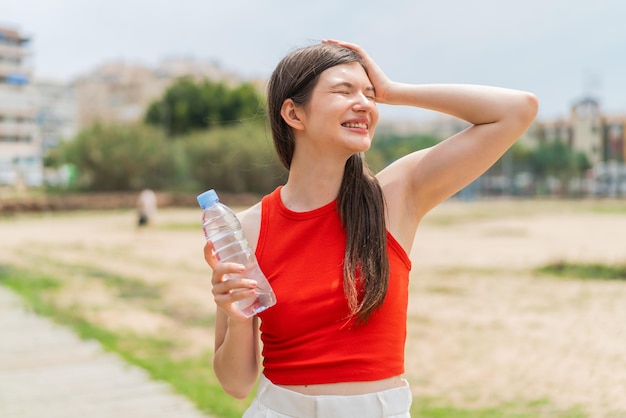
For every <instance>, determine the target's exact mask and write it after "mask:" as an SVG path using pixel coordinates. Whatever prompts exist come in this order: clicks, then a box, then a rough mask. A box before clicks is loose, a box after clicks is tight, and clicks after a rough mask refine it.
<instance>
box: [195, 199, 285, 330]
mask: <svg viewBox="0 0 626 418" xmlns="http://www.w3.org/2000/svg"><path fill="white" fill-rule="evenodd" d="M197 199H198V203H199V204H200V207H201V208H202V209H203V211H202V229H203V231H204V236H205V237H206V239H207V240H209V241H211V242H212V243H213V246H214V247H215V255H216V257H217V260H218V261H220V262H232V263H238V264H242V265H244V266H245V268H246V270H245V272H243V273H241V274H229V275H227V277H226V278H227V279H229V278H246V279H251V280H255V281H256V282H257V287H256V289H255V295H253V296H251V297H249V298H246V299H243V300H240V301H238V302H237V306H238V307H239V309H240V310H241V312H243V314H244V315H245V316H246V317H248V318H249V317H251V316H253V315H255V314H258V313H259V312H262V311H264V310H265V309H267V308H269V307H270V306H273V305H274V304H276V296H275V295H274V291H273V290H272V287H271V286H270V284H269V282H268V281H267V278H266V277H265V274H263V272H262V271H261V268H260V267H259V264H258V263H257V260H256V256H255V255H254V252H253V251H252V249H251V248H250V245H249V244H248V240H247V239H246V237H245V236H244V233H243V230H242V229H241V223H240V222H239V219H237V216H236V215H235V213H234V212H233V211H232V210H231V209H230V208H229V207H228V206H226V205H224V204H222V203H220V201H219V199H218V197H217V193H215V190H212V189H211V190H208V191H206V192H204V193H202V194H200V195H198V197H197Z"/></svg>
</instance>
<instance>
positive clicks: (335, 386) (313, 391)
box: [277, 376, 407, 396]
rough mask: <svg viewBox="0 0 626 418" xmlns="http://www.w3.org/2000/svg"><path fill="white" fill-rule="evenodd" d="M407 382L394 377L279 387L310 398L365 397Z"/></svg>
mask: <svg viewBox="0 0 626 418" xmlns="http://www.w3.org/2000/svg"><path fill="white" fill-rule="evenodd" d="M406 385H407V382H406V380H404V379H403V378H402V376H394V377H390V378H387V379H382V380H373V381H369V382H339V383H323V384H317V385H277V386H280V387H281V388H284V389H288V390H291V391H294V392H298V393H301V394H303V395H309V396H324V395H343V396H350V395H363V394H366V393H375V392H382V391H384V390H389V389H394V388H398V387H403V386H406Z"/></svg>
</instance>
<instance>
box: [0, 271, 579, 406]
mask: <svg viewBox="0 0 626 418" xmlns="http://www.w3.org/2000/svg"><path fill="white" fill-rule="evenodd" d="M67 267H68V268H70V266H67ZM68 271H71V272H72V274H77V273H78V274H79V275H81V276H82V275H84V274H88V275H90V277H91V278H92V280H105V281H107V282H108V283H109V285H111V286H114V287H116V288H121V289H126V290H129V289H128V286H130V290H131V291H130V293H132V294H133V295H135V297H138V298H139V300H140V301H141V300H143V298H144V296H146V293H147V296H148V299H152V298H154V297H157V298H158V297H160V296H159V293H156V294H153V292H152V291H147V290H146V289H143V288H142V287H141V286H142V285H138V284H137V283H140V281H139V280H132V279H130V278H122V277H119V276H116V275H111V274H108V273H106V272H102V271H98V270H96V269H94V268H93V267H91V268H88V267H86V266H72V267H71V268H70V270H68ZM56 274H59V273H56ZM126 282H130V284H127V283H126ZM0 284H1V285H4V286H6V287H9V288H11V289H13V290H14V291H15V292H16V293H18V294H20V295H21V296H22V297H23V298H24V300H25V301H26V303H27V304H28V305H29V306H30V307H31V309H33V311H35V312H36V313H38V314H41V315H45V316H48V317H50V318H52V319H53V320H55V321H56V322H58V323H60V324H62V325H65V326H67V327H70V328H72V329H73V330H74V331H75V332H76V333H77V334H78V335H79V336H80V337H81V338H83V339H86V340H89V339H93V340H96V341H98V342H99V343H100V344H101V345H102V346H103V348H104V349H106V350H108V351H110V352H113V353H117V354H118V355H120V356H121V357H122V358H123V359H124V360H125V361H127V362H128V363H130V364H133V365H136V366H139V367H142V368H143V369H145V370H147V371H148V373H149V374H150V375H151V376H152V378H154V379H156V380H161V381H164V382H167V383H169V384H170V385H171V386H172V387H173V388H174V389H175V390H176V391H178V392H179V393H180V394H182V395H184V396H186V397H187V398H188V399H190V400H191V401H192V402H194V403H195V404H196V405H197V407H198V408H199V409H200V410H201V411H204V412H206V413H208V414H211V415H213V416H217V417H224V418H235V417H241V415H242V413H243V411H244V410H245V408H246V407H247V405H249V403H250V401H251V397H249V398H248V399H246V400H236V399H234V398H231V397H230V396H228V395H226V394H225V393H224V392H223V390H222V389H221V387H220V385H219V383H218V382H217V379H216V377H215V375H214V373H213V370H212V367H211V362H212V353H211V352H205V353H202V354H200V355H196V356H193V357H189V356H188V357H184V358H181V356H180V355H177V353H178V352H180V351H179V350H180V349H181V348H183V349H184V347H180V343H179V342H178V340H176V339H171V340H168V339H165V338H154V337H146V336H141V335H137V334H135V333H132V332H128V331H124V332H113V331H111V330H108V329H105V328H104V327H102V326H99V325H97V324H94V323H91V322H89V321H88V320H86V319H85V316H84V315H81V312H80V311H79V310H77V308H75V307H61V306H58V305H55V303H54V297H55V295H56V294H57V293H58V292H60V291H62V289H63V280H61V279H59V278H58V277H52V276H50V275H49V274H44V273H41V272H38V271H34V270H25V269H17V268H12V267H8V266H2V265H0ZM134 286H139V288H138V289H139V290H137V289H135V288H134ZM118 295H119V296H120V297H123V292H122V293H119V292H118ZM144 302H146V301H145V300H144ZM150 302H152V301H150ZM251 396H252V395H251ZM411 413H412V417H413V418H539V417H550V418H584V417H585V415H584V414H583V413H582V412H581V411H579V410H575V409H573V410H568V411H555V410H552V409H551V408H550V405H549V403H548V402H547V401H538V402H531V403H524V402H520V403H509V404H502V405H496V406H491V407H487V408H479V409H468V408H459V407H454V406H450V405H449V402H446V401H445V399H444V400H436V401H435V400H433V399H431V398H419V397H416V398H415V399H414V400H413V406H412V409H411Z"/></svg>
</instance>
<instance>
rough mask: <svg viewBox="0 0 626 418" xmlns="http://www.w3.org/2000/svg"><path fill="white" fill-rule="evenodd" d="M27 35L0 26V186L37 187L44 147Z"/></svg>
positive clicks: (39, 183)
mask: <svg viewBox="0 0 626 418" xmlns="http://www.w3.org/2000/svg"><path fill="white" fill-rule="evenodd" d="M29 41H30V39H29V37H27V36H25V35H24V34H22V33H20V32H19V31H18V30H16V29H14V28H10V27H5V26H3V27H0V186H2V185H8V186H40V185H41V184H42V183H43V150H42V146H41V136H40V133H39V129H38V126H37V123H36V116H37V102H36V100H37V98H36V92H35V90H34V88H33V86H32V84H31V79H32V70H31V68H30V65H29V63H30V60H29V57H30V51H29Z"/></svg>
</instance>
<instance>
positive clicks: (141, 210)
mask: <svg viewBox="0 0 626 418" xmlns="http://www.w3.org/2000/svg"><path fill="white" fill-rule="evenodd" d="M156 212H157V197H156V194H155V193H154V192H153V191H152V190H149V189H145V190H142V191H141V193H139V196H138V197H137V226H138V227H144V226H148V225H150V224H151V223H153V222H154V217H155V215H156Z"/></svg>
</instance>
